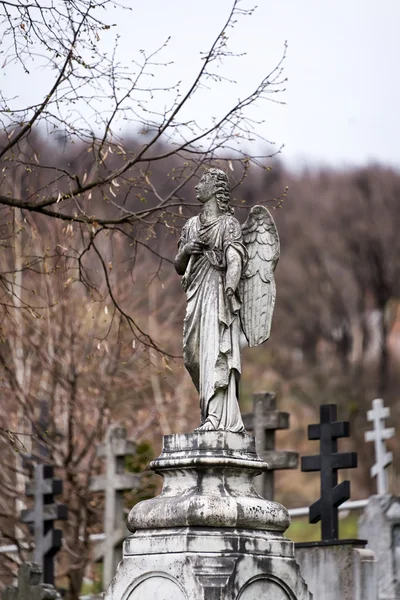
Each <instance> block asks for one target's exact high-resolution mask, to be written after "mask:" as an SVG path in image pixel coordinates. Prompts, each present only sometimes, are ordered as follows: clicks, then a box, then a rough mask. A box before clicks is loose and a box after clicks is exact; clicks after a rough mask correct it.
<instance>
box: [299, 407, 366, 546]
mask: <svg viewBox="0 0 400 600" xmlns="http://www.w3.org/2000/svg"><path fill="white" fill-rule="evenodd" d="M336 415H337V411H336V405H335V404H325V405H322V406H320V423H319V424H315V425H314V424H313V425H309V426H308V439H309V440H320V454H318V455H313V456H303V457H302V459H301V470H302V471H320V472H321V498H320V499H319V500H317V502H314V504H312V505H311V506H310V513H309V521H310V523H317V522H318V521H321V538H322V540H337V539H338V538H339V526H338V506H340V505H341V504H342V503H343V502H345V501H346V500H348V499H349V498H350V481H342V483H340V484H338V475H337V472H338V469H353V468H354V467H356V466H357V453H356V452H341V453H339V452H338V451H337V439H338V438H341V437H349V435H350V425H349V423H348V422H347V421H337V420H336Z"/></svg>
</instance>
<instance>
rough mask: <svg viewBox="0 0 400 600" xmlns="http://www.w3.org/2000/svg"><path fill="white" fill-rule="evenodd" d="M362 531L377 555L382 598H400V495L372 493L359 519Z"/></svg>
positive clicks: (385, 599)
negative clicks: (374, 494)
mask: <svg viewBox="0 0 400 600" xmlns="http://www.w3.org/2000/svg"><path fill="white" fill-rule="evenodd" d="M358 533H359V535H360V536H362V537H363V538H365V539H366V540H368V544H367V547H368V548H369V549H370V550H372V551H373V552H374V553H375V556H376V560H377V580H378V592H379V594H378V595H379V600H396V599H398V598H400V498H399V497H398V496H392V495H391V494H383V495H379V496H378V495H376V496H371V497H370V498H369V500H368V504H367V506H366V508H365V510H364V512H363V514H362V515H361V517H360V519H359V521H358Z"/></svg>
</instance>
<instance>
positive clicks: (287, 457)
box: [243, 392, 299, 500]
mask: <svg viewBox="0 0 400 600" xmlns="http://www.w3.org/2000/svg"><path fill="white" fill-rule="evenodd" d="M289 416H290V415H289V413H287V412H280V411H279V410H277V408H276V395H275V394H271V393H269V392H266V393H261V394H254V395H253V413H248V414H245V415H243V423H244V426H245V428H246V430H247V431H252V432H253V434H254V437H255V439H256V448H257V452H258V454H259V455H260V458H261V459H262V460H264V461H265V462H267V463H268V464H269V467H270V470H269V471H267V472H264V473H262V474H261V475H259V476H258V477H257V479H256V486H257V490H258V492H259V493H260V494H261V496H263V497H264V498H267V499H268V500H273V499H274V472H275V471H277V470H280V469H297V464H298V459H299V455H298V453H297V452H289V451H286V450H276V449H275V432H276V431H277V430H278V429H289Z"/></svg>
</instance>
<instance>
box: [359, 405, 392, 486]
mask: <svg viewBox="0 0 400 600" xmlns="http://www.w3.org/2000/svg"><path fill="white" fill-rule="evenodd" d="M372 407H373V408H372V410H369V411H368V412H367V419H368V421H372V422H373V430H372V431H367V432H366V433H365V441H366V442H374V443H375V460H376V463H375V464H374V466H373V467H372V468H371V477H376V487H377V492H378V494H387V493H388V474H387V470H386V467H387V466H388V465H390V464H391V463H392V461H393V454H392V452H386V444H385V440H389V439H390V438H392V437H393V436H394V434H395V431H394V428H393V427H387V428H386V429H385V422H384V420H385V419H387V418H388V417H389V416H390V408H386V407H385V406H383V400H381V399H380V398H378V399H377V400H373V402H372Z"/></svg>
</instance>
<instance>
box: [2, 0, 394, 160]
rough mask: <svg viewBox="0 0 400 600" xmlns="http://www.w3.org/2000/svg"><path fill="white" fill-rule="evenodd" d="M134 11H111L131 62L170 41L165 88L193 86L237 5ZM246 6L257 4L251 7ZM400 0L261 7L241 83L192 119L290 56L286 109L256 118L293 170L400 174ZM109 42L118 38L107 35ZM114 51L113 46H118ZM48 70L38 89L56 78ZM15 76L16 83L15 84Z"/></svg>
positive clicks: (248, 21)
mask: <svg viewBox="0 0 400 600" xmlns="http://www.w3.org/2000/svg"><path fill="white" fill-rule="evenodd" d="M127 3H129V0H127ZM131 5H132V6H134V10H133V11H132V12H124V11H116V13H115V14H112V13H110V15H109V20H110V21H113V22H116V23H117V25H118V27H117V29H116V30H114V32H115V31H117V32H118V33H119V34H120V36H121V41H120V49H121V52H122V53H123V54H124V55H125V56H126V57H130V56H131V57H134V56H137V52H138V50H139V49H140V48H146V49H151V48H155V47H157V46H158V45H160V44H161V43H162V42H163V41H164V39H165V38H166V37H167V36H168V35H171V36H172V39H171V42H170V44H169V46H168V48H167V49H166V51H165V54H164V58H165V59H166V60H173V61H174V64H173V65H171V66H170V67H169V68H168V70H167V69H163V70H162V71H161V72H160V81H164V82H167V81H169V82H171V83H172V82H175V81H176V80H178V79H183V81H186V82H188V83H189V80H190V75H191V74H193V70H194V69H195V68H196V67H197V66H198V65H199V64H200V62H199V52H200V51H201V50H206V49H207V48H208V46H209V44H210V42H212V40H213V39H214V37H215V35H216V34H217V32H218V31H219V29H220V27H221V25H222V24H223V22H224V19H225V18H226V16H227V13H228V12H229V8H230V6H231V2H230V0H202V1H201V2H194V1H191V2H188V1H187V0H186V1H184V0H169V2H166V1H165V0H147V1H146V2H142V1H136V0H131ZM243 6H244V7H246V8H248V7H251V6H252V3H251V2H249V1H248V0H245V1H244V2H243ZM399 25H400V0H381V1H380V2H377V1H376V0H335V1H334V2H332V1H328V0H259V6H258V8H257V10H256V13H255V14H254V15H253V16H252V17H247V18H244V19H241V20H240V22H239V23H238V25H237V28H236V30H235V32H234V33H233V34H232V35H231V36H230V37H231V42H230V46H231V48H232V49H233V50H235V51H237V52H241V51H245V52H246V53H247V55H246V56H245V57H242V58H239V59H230V60H228V61H227V62H226V64H225V65H224V70H223V72H224V73H225V74H227V75H228V77H232V78H234V79H236V80H237V82H238V83H237V85H236V86H233V85H227V86H222V87H221V88H216V90H214V92H206V91H204V92H202V94H201V95H200V98H199V101H197V102H193V103H192V104H191V105H190V116H191V117H192V118H193V117H194V118H198V119H200V120H202V119H208V118H209V117H210V116H211V115H213V114H218V113H219V112H221V111H222V110H223V108H224V107H226V106H228V104H229V102H230V100H232V99H235V98H236V97H238V96H243V95H244V94H245V93H246V92H248V91H251V89H252V87H253V86H254V85H255V84H256V83H257V82H258V80H259V79H260V78H261V77H262V75H264V74H265V73H266V72H268V71H269V70H271V68H273V67H274V65H275V64H276V62H277V61H278V60H279V58H280V56H281V54H282V50H283V45H284V42H285V40H288V43H289V49H288V56H287V59H286V67H285V74H286V76H287V77H288V83H287V91H286V93H285V94H284V95H283V96H281V98H280V99H281V100H284V101H285V102H286V105H285V106H282V105H276V104H272V103H263V104H262V105H261V106H260V107H259V108H258V110H257V109H256V110H255V111H254V113H252V116H254V117H255V118H263V119H265V121H266V123H265V124H264V125H262V127H261V128H260V133H261V134H262V135H264V136H265V137H267V138H268V139H271V140H274V141H275V142H276V143H277V144H280V143H284V144H285V148H284V151H283V158H284V159H285V160H286V161H288V162H289V164H291V165H293V166H301V165H303V164H309V165H310V164H314V163H315V162H318V163H322V164H329V165H334V166H342V165H349V164H364V163H366V162H368V161H379V162H382V163H389V164H392V165H394V166H396V167H400V152H399V147H398V146H399V138H400V117H399V107H400V68H399V65H398V62H399V58H400V35H399V33H398V28H399ZM102 36H103V41H104V42H105V43H108V42H107V39H108V38H107V36H108V37H109V38H110V40H111V37H112V35H111V33H106V32H104V33H103V34H102ZM110 48H111V44H110ZM9 74H10V71H8V77H7V79H6V81H4V79H3V86H2V87H3V91H4V92H5V93H7V95H9V94H10V93H12V91H14V93H18V94H20V95H21V96H22V97H23V98H27V95H28V94H32V92H33V90H32V87H31V84H30V83H29V82H28V79H27V78H26V76H24V75H23V74H22V73H20V72H19V71H17V70H16V71H15V77H12V78H11V77H10V76H9ZM50 77H51V74H46V72H43V71H42V72H41V73H40V74H39V75H38V76H37V79H36V83H37V86H35V88H36V89H37V90H39V89H40V84H42V85H45V84H46V83H47V82H50V81H51V78H50ZM11 79H12V80H11Z"/></svg>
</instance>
